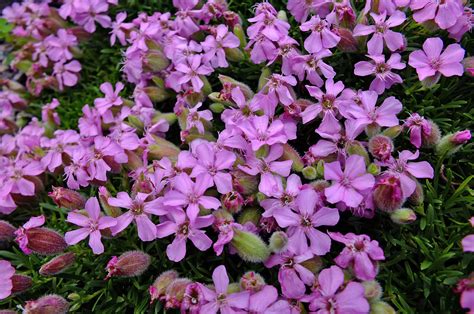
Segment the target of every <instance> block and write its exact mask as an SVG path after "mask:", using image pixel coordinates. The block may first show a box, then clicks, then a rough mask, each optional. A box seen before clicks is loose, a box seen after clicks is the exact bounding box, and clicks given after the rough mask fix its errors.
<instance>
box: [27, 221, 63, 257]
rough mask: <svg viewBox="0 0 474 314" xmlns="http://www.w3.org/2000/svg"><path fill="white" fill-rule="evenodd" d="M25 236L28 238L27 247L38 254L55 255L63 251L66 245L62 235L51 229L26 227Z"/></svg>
mask: <svg viewBox="0 0 474 314" xmlns="http://www.w3.org/2000/svg"><path fill="white" fill-rule="evenodd" d="M26 236H27V238H28V245H27V248H28V249H29V250H30V251H32V252H34V253H37V254H40V255H55V254H58V253H61V252H63V251H64V250H65V249H66V247H67V244H66V241H64V238H63V236H62V235H60V234H59V233H57V232H56V231H54V230H51V229H46V228H32V229H28V230H26Z"/></svg>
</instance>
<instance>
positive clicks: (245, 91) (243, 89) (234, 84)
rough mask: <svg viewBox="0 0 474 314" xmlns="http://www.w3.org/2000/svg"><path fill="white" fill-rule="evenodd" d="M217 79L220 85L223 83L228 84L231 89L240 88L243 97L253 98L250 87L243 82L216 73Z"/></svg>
mask: <svg viewBox="0 0 474 314" xmlns="http://www.w3.org/2000/svg"><path fill="white" fill-rule="evenodd" d="M218 78H219V81H220V82H221V84H222V85H224V84H230V86H231V89H233V88H235V87H238V88H240V91H241V92H242V93H243V94H244V96H245V99H252V98H253V95H254V93H253V91H252V89H251V88H250V87H249V86H248V85H247V84H245V83H242V82H239V81H237V80H235V79H233V78H231V77H229V76H226V75H222V74H219V75H218Z"/></svg>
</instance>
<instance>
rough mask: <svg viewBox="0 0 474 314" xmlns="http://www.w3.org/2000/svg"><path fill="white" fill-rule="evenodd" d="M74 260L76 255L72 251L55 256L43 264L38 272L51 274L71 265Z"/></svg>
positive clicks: (60, 271) (46, 274)
mask: <svg viewBox="0 0 474 314" xmlns="http://www.w3.org/2000/svg"><path fill="white" fill-rule="evenodd" d="M75 260H76V255H75V254H74V253H72V252H69V253H66V254H62V255H59V256H56V257H55V258H53V259H52V260H50V261H49V262H47V263H46V264H44V265H43V266H41V268H40V270H39V273H40V274H41V275H43V276H52V275H57V274H59V273H62V272H63V271H65V270H66V269H68V268H69V266H71V265H72V264H73V263H74V261H75Z"/></svg>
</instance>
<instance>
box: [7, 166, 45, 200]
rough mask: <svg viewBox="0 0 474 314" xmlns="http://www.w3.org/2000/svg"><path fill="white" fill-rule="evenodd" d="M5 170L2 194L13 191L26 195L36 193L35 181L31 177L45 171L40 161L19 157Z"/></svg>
mask: <svg viewBox="0 0 474 314" xmlns="http://www.w3.org/2000/svg"><path fill="white" fill-rule="evenodd" d="M4 169H5V168H4ZM3 171H4V174H5V177H4V179H3V184H2V186H1V187H0V195H7V194H9V193H13V194H20V195H24V196H33V195H35V190H36V187H35V184H34V183H33V182H34V181H31V179H30V178H29V177H34V176H37V175H39V174H41V173H43V172H44V168H43V166H42V165H41V163H40V162H36V161H32V160H26V159H18V160H16V161H14V162H13V164H12V165H11V166H10V167H7V168H6V169H5V170H3ZM3 171H2V172H3Z"/></svg>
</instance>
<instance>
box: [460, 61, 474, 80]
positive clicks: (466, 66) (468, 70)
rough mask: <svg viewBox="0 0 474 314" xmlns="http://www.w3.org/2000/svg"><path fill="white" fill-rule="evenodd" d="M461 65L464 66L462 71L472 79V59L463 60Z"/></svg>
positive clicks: (473, 65)
mask: <svg viewBox="0 0 474 314" xmlns="http://www.w3.org/2000/svg"><path fill="white" fill-rule="evenodd" d="M462 64H463V65H464V71H465V72H466V74H467V75H469V76H470V77H474V57H467V58H464V60H463V61H462Z"/></svg>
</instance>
